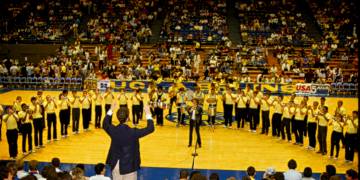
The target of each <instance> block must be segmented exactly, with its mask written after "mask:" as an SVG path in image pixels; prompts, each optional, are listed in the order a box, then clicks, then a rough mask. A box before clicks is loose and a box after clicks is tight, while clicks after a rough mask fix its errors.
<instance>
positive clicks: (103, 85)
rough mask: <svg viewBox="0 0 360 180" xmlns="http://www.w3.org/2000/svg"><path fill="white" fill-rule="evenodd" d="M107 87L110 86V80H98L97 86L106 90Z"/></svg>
mask: <svg viewBox="0 0 360 180" xmlns="http://www.w3.org/2000/svg"><path fill="white" fill-rule="evenodd" d="M107 87H110V80H99V81H98V82H97V88H98V89H100V90H101V91H104V90H106V88H107Z"/></svg>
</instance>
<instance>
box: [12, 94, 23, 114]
mask: <svg viewBox="0 0 360 180" xmlns="http://www.w3.org/2000/svg"><path fill="white" fill-rule="evenodd" d="M22 104H23V102H22V98H21V96H17V97H16V100H15V101H14V104H13V109H14V111H15V112H20V111H22V108H21V105H22Z"/></svg>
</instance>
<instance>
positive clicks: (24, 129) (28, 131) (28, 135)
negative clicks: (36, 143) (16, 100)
mask: <svg viewBox="0 0 360 180" xmlns="http://www.w3.org/2000/svg"><path fill="white" fill-rule="evenodd" d="M21 134H22V151H23V152H26V140H27V142H28V147H29V148H28V150H29V151H31V150H32V127H31V123H24V124H22V125H21Z"/></svg>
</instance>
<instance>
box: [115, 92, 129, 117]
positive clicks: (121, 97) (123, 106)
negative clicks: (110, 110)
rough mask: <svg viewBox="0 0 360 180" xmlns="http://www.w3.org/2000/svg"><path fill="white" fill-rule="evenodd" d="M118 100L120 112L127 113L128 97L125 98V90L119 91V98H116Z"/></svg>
mask: <svg viewBox="0 0 360 180" xmlns="http://www.w3.org/2000/svg"><path fill="white" fill-rule="evenodd" d="M117 98H118V101H119V105H120V109H121V110H122V111H127V112H128V111H129V108H128V105H127V104H128V97H127V96H126V93H125V90H124V89H122V88H121V89H120V94H119V96H118V97H117Z"/></svg>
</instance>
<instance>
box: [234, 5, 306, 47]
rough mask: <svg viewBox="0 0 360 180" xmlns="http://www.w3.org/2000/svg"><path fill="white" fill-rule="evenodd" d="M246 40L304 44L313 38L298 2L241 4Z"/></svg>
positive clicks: (242, 29) (242, 25) (241, 29)
mask: <svg viewBox="0 0 360 180" xmlns="http://www.w3.org/2000/svg"><path fill="white" fill-rule="evenodd" d="M235 7H236V8H237V10H238V16H239V19H240V32H241V37H242V41H243V42H245V43H249V44H264V45H279V44H284V45H291V44H296V45H304V44H305V43H307V42H309V41H310V40H311V38H310V37H309V34H308V29H307V24H306V23H305V20H304V17H303V15H302V14H301V12H300V11H298V10H297V7H296V2H295V1H280V0H272V1H270V2H268V1H255V2H253V1H251V2H246V1H244V2H237V3H236V5H235Z"/></svg>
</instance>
